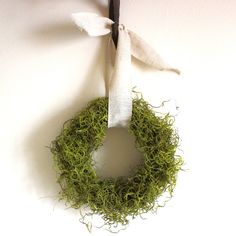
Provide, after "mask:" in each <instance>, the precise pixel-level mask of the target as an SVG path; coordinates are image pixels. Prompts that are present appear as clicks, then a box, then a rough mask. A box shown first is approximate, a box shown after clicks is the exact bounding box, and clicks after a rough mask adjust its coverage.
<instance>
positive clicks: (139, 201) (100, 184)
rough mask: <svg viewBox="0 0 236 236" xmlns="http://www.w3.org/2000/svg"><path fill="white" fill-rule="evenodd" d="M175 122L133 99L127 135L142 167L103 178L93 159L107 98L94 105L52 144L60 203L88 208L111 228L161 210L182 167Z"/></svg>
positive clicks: (104, 125) (104, 123)
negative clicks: (132, 139)
mask: <svg viewBox="0 0 236 236" xmlns="http://www.w3.org/2000/svg"><path fill="white" fill-rule="evenodd" d="M173 121H174V119H173V117H172V116H170V115H169V114H166V115H163V116H162V117H160V116H157V115H156V114H155V112H154V111H153V109H152V107H151V105H149V104H148V103H147V102H146V101H145V100H144V99H143V98H135V99H133V112H132V118H131V120H130V123H129V127H128V131H129V133H130V134H131V135H133V136H134V137H135V144H136V148H137V149H138V150H139V151H140V152H141V154H142V156H143V164H142V165H140V166H138V168H137V170H136V172H134V174H133V175H131V176H129V177H118V178H101V177H99V176H98V175H97V173H96V171H95V168H94V164H95V163H94V161H93V158H92V157H93V153H94V152H95V151H96V150H97V149H98V148H99V147H101V146H102V145H103V142H104V138H105V136H106V131H107V129H108V128H107V127H108V126H107V123H108V98H107V97H100V98H97V99H96V100H93V101H91V102H90V103H89V104H88V106H87V107H86V108H85V109H83V110H82V111H81V112H79V113H78V114H76V115H75V116H74V118H73V119H71V120H69V121H67V122H66V123H65V124H64V125H63V129H62V131H61V134H60V135H59V136H58V137H57V138H56V139H55V140H54V141H53V142H52V146H51V151H52V153H53V157H54V160H55V166H56V170H57V173H58V183H59V184H60V186H61V192H60V198H61V199H63V200H64V201H66V202H67V204H69V206H70V207H72V208H76V209H78V208H80V207H82V206H84V205H86V206H89V208H90V209H91V211H92V212H93V213H95V214H99V215H101V216H102V218H103V220H104V221H105V223H106V224H108V225H114V224H118V223H120V224H122V225H126V224H128V222H129V217H130V216H131V217H135V216H137V215H139V214H142V213H144V212H147V211H150V210H152V209H154V208H155V207H158V202H157V200H158V198H159V197H160V196H162V195H163V194H165V193H166V192H168V193H170V194H172V191H173V188H174V186H175V184H176V176H177V172H178V171H179V170H180V169H181V165H182V163H183V161H182V159H181V157H179V156H176V155H175V152H176V149H177V147H178V141H179V137H178V134H177V132H176V130H175V129H174V127H173Z"/></svg>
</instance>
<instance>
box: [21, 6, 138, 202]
mask: <svg viewBox="0 0 236 236" xmlns="http://www.w3.org/2000/svg"><path fill="white" fill-rule="evenodd" d="M95 2H96V1H95ZM100 9H103V10H104V8H102V7H101V8H100ZM34 33H35V38H34V37H32V38H31V40H38V36H39V35H41V36H42V37H45V38H48V37H51V40H52V41H53V40H54V39H55V40H58V36H60V35H62V38H63V39H64V40H66V38H65V37H64V35H67V34H68V35H70V36H68V37H71V38H73V37H76V40H81V39H82V38H84V37H85V36H84V34H80V37H78V35H77V34H78V32H77V29H76V28H75V29H74V27H72V26H71V25H67V23H63V24H62V25H58V26H57V27H55V25H54V26H53V25H50V24H49V25H48V28H44V29H43V30H42V29H39V30H38V31H36V32H33V34H34ZM49 41H50V40H49ZM37 42H39V41H37ZM45 43H47V41H45ZM48 43H51V42H48ZM106 45H107V43H106V42H105V41H104V40H103V41H102V42H101V46H100V47H99V50H98V52H97V55H96V56H95V57H94V59H93V62H92V63H91V66H90V68H93V69H92V70H91V71H88V74H87V75H86V79H85V82H84V84H83V86H82V87H81V88H80V90H79V91H78V96H77V97H76V98H75V99H74V101H73V102H72V103H71V105H70V106H68V107H66V108H63V109H62V110H60V111H58V112H57V113H55V114H52V115H51V116H50V117H46V118H42V123H41V124H39V125H38V126H37V127H36V128H35V129H34V130H33V132H32V133H30V134H29V136H28V138H27V139H26V141H25V147H26V149H27V153H28V157H27V162H28V164H27V166H28V176H29V178H28V179H29V180H30V181H31V184H32V189H33V191H34V192H35V193H36V195H37V196H38V197H39V198H41V197H43V198H44V197H46V198H47V197H48V199H49V200H52V201H54V200H55V198H56V196H57V194H58V192H59V190H60V189H59V185H58V184H57V183H56V174H55V171H54V169H53V160H52V154H51V152H50V149H49V148H48V147H47V146H50V143H51V141H52V140H54V138H55V137H56V136H57V135H58V134H59V133H60V130H61V128H62V125H63V123H64V122H65V121H66V120H68V119H70V118H71V117H73V116H74V114H75V113H77V112H79V111H80V110H81V109H82V108H83V107H85V106H86V104H87V103H88V102H89V101H90V100H92V99H94V98H95V96H94V94H95V93H94V92H93V91H97V88H98V86H99V84H100V83H101V81H99V79H98V78H99V77H96V76H95V75H96V74H97V73H99V72H101V70H102V68H101V65H102V64H103V63H105V62H104V54H105V49H106ZM98 62H99V63H98ZM78 78H79V76H78ZM88 91H92V93H89V92H88ZM92 96H94V97H92ZM94 158H95V160H96V161H97V165H96V169H97V173H98V175H99V176H103V177H107V176H113V177H116V176H121V175H128V174H129V173H130V170H131V169H132V167H134V166H136V165H138V164H140V162H141V155H140V154H139V153H138V152H137V150H136V149H135V144H134V138H133V137H131V136H130V135H129V134H128V132H127V131H126V130H124V129H118V128H114V129H109V130H108V133H107V137H106V139H105V145H104V147H102V148H101V150H99V151H98V152H97V153H96V155H95V156H94Z"/></svg>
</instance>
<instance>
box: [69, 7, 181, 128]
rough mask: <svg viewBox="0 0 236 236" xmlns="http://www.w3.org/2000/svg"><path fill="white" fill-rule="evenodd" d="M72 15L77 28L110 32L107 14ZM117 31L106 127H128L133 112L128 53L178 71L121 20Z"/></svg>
mask: <svg viewBox="0 0 236 236" xmlns="http://www.w3.org/2000/svg"><path fill="white" fill-rule="evenodd" d="M72 19H73V20H74V22H75V23H76V25H77V26H78V27H79V29H80V30H84V31H86V32H87V33H88V35H89V36H92V37H97V36H103V35H107V34H111V27H112V25H113V24H114V22H113V21H112V20H111V19H109V18H107V17H101V16H98V15H97V14H94V13H88V12H82V13H74V14H72ZM118 31H119V37H118V44H117V50H116V55H115V62H114V65H113V71H112V73H111V75H110V76H109V77H110V78H109V95H108V99H109V101H108V128H111V127H117V126H121V127H127V126H128V125H129V121H130V119H131V116H132V80H131V77H130V68H131V56H133V57H135V58H136V59H138V60H140V61H142V62H143V63H145V64H146V65H149V66H151V67H153V68H156V69H158V70H160V71H170V72H174V73H177V74H180V71H179V70H178V69H175V68H172V67H170V66H168V65H167V64H166V63H165V62H164V61H163V60H162V59H161V57H160V56H159V55H158V54H157V53H156V52H155V50H154V49H152V48H151V47H150V46H149V45H148V44H147V43H146V42H145V41H144V40H143V39H142V38H141V37H139V36H138V35H137V34H135V33H134V32H132V31H131V30H128V29H127V28H126V27H125V26H124V25H123V24H119V27H118ZM109 42H111V40H109ZM113 46H114V45H113Z"/></svg>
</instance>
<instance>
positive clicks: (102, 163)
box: [93, 128, 143, 178]
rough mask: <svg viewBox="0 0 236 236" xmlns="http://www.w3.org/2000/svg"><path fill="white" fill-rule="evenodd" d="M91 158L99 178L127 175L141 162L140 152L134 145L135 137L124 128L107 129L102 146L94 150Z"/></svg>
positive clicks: (132, 172) (133, 171)
mask: <svg viewBox="0 0 236 236" xmlns="http://www.w3.org/2000/svg"><path fill="white" fill-rule="evenodd" d="M93 160H94V162H95V165H94V168H95V170H96V173H97V175H98V176H99V177H101V178H109V177H111V178H117V177H121V176H122V177H128V176H130V175H132V174H134V173H135V171H136V170H137V169H138V167H139V166H140V165H142V164H143V157H142V154H141V153H140V152H139V151H138V150H137V149H136V147H135V137H134V136H133V135H131V134H129V133H128V130H127V129H125V128H110V129H107V131H106V136H105V139H104V143H103V146H102V147H100V148H99V149H98V150H97V151H95V152H94V154H93Z"/></svg>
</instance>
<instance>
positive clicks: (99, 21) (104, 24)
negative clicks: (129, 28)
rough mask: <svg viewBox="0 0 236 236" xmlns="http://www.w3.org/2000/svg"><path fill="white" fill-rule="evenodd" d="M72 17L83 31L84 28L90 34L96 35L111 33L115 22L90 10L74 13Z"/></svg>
mask: <svg viewBox="0 0 236 236" xmlns="http://www.w3.org/2000/svg"><path fill="white" fill-rule="evenodd" d="M72 19H73V21H74V22H75V24H76V25H77V26H78V27H79V29H80V30H81V31H82V30H84V31H86V32H87V33H88V35H90V36H94V37H96V36H102V35H106V34H109V33H110V32H111V25H112V24H113V23H114V22H113V21H112V20H111V19H109V18H107V17H101V16H98V15H97V14H94V13H89V12H80V13H73V14H72Z"/></svg>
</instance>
